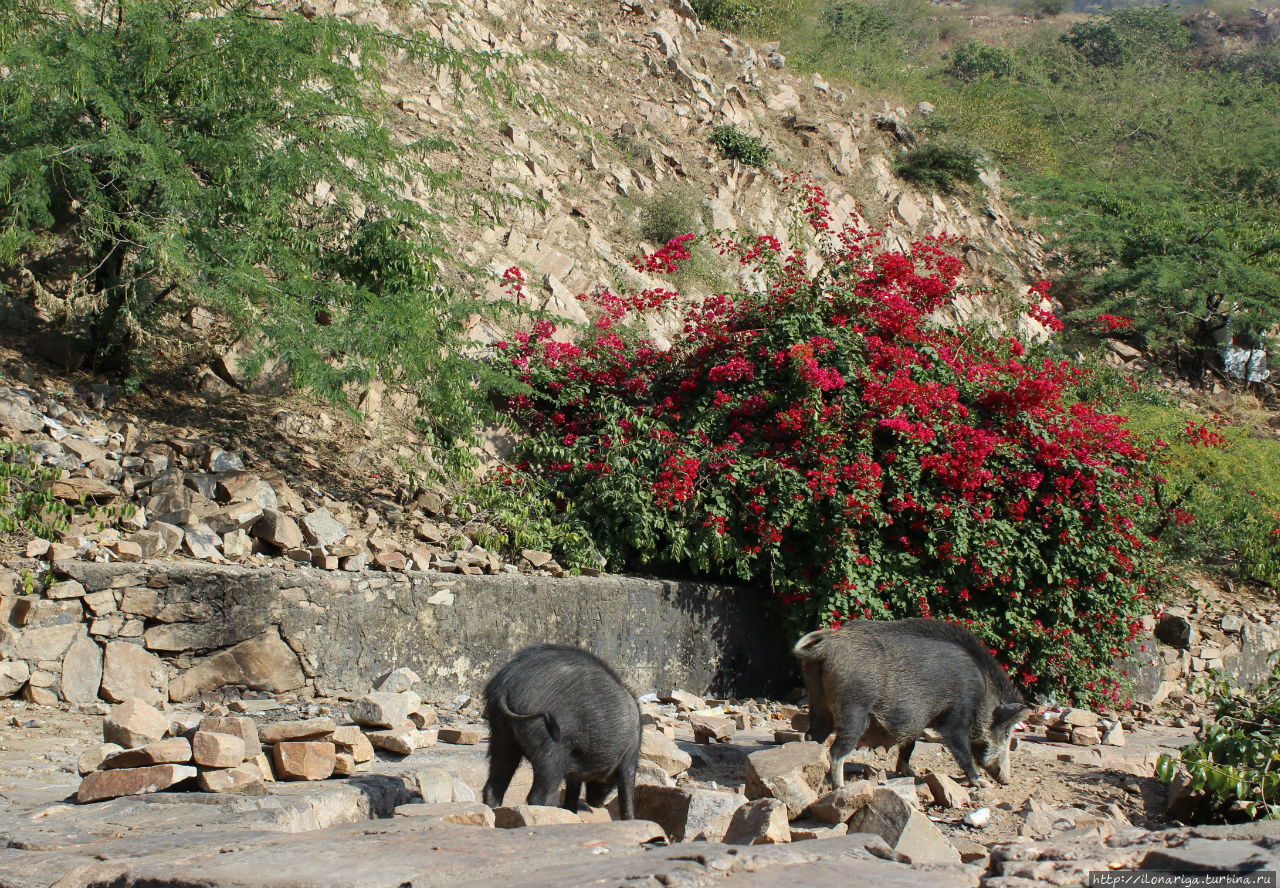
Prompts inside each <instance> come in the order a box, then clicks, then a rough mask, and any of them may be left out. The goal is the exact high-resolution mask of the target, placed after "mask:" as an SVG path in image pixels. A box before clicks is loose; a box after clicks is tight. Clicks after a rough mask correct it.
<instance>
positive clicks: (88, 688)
mask: <svg viewBox="0 0 1280 888" xmlns="http://www.w3.org/2000/svg"><path fill="white" fill-rule="evenodd" d="M101 685H102V648H101V647H99V646H98V643H97V642H96V641H94V640H93V639H91V638H89V637H88V636H87V635H81V636H80V637H79V638H77V639H76V640H75V641H73V642H72V643H71V647H69V648H67V653H66V656H64V657H63V658H62V688H61V690H60V696H61V697H62V699H63V700H66V701H67V702H68V703H92V702H93V701H95V700H97V699H98V688H99V687H100V686H101Z"/></svg>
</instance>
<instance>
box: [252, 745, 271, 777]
mask: <svg viewBox="0 0 1280 888" xmlns="http://www.w3.org/2000/svg"><path fill="white" fill-rule="evenodd" d="M253 763H254V764H255V765H257V766H258V773H259V774H261V775H262V780H263V782H264V783H275V782H276V772H275V769H274V768H273V767H272V766H271V759H270V758H268V757H267V754H266V753H265V752H260V753H258V754H257V755H256V756H254V757H253Z"/></svg>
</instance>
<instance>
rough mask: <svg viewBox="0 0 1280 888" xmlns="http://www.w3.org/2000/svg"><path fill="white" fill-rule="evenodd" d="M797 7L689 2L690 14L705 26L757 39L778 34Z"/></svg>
mask: <svg viewBox="0 0 1280 888" xmlns="http://www.w3.org/2000/svg"><path fill="white" fill-rule="evenodd" d="M797 5H799V4H798V2H797V0H693V9H694V12H696V13H698V17H699V18H701V19H702V20H703V21H704V22H706V23H707V24H708V25H711V26H712V27H714V28H720V29H721V30H723V31H746V32H748V33H751V34H755V35H757V36H761V37H774V36H777V35H778V34H780V33H781V31H782V30H783V25H784V23H785V22H786V21H787V19H788V17H789V16H790V15H791V14H792V12H793V11H794V9H795V7H796V6H797Z"/></svg>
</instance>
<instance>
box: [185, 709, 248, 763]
mask: <svg viewBox="0 0 1280 888" xmlns="http://www.w3.org/2000/svg"><path fill="white" fill-rule="evenodd" d="M197 730H200V731H209V732H211V733H214V734H231V735H233V736H236V737H239V738H240V739H241V740H243V741H244V757H245V758H246V759H253V758H257V757H258V755H259V754H260V753H261V752H262V742H261V740H260V738H259V737H258V726H257V725H256V724H255V723H254V721H253V719H251V718H245V717H244V716H211V717H209V718H202V719H200V722H199V727H198V728H197Z"/></svg>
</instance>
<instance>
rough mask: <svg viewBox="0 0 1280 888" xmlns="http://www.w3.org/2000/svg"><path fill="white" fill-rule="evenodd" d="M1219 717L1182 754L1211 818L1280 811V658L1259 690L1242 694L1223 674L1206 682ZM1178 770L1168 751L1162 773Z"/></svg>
mask: <svg viewBox="0 0 1280 888" xmlns="http://www.w3.org/2000/svg"><path fill="white" fill-rule="evenodd" d="M1205 690H1207V691H1208V693H1209V706H1210V707H1211V708H1212V710H1213V713H1214V714H1213V721H1212V722H1208V723H1206V724H1205V726H1204V729H1203V731H1202V733H1201V736H1200V738H1199V739H1198V740H1196V741H1195V742H1194V743H1191V744H1189V745H1187V746H1184V747H1183V748H1182V752H1181V754H1180V756H1179V758H1180V760H1181V763H1182V765H1183V766H1184V767H1185V768H1186V770H1187V773H1188V775H1189V777H1190V781H1191V784H1190V785H1191V789H1192V790H1193V791H1197V792H1200V793H1202V796H1201V800H1202V802H1203V803H1204V804H1205V805H1206V807H1208V808H1209V809H1210V810H1208V811H1205V812H1204V813H1206V814H1208V815H1209V816H1210V817H1214V816H1215V815H1222V814H1225V813H1227V812H1228V811H1243V812H1244V813H1245V814H1246V815H1248V816H1249V817H1255V818H1256V817H1259V816H1262V817H1269V818H1270V817H1275V816H1276V815H1277V814H1280V810H1277V807H1276V802H1277V799H1278V798H1280V768H1277V764H1280V662H1276V663H1274V664H1273V665H1272V667H1271V674H1270V675H1268V676H1267V677H1266V678H1265V679H1263V681H1262V682H1261V683H1259V684H1258V686H1257V687H1256V688H1254V689H1253V690H1251V691H1245V692H1241V691H1240V690H1238V689H1234V688H1232V687H1231V683H1230V681H1229V680H1228V679H1227V678H1226V677H1225V676H1223V675H1222V674H1221V673H1215V674H1214V676H1213V678H1211V679H1210V680H1208V681H1207V682H1206V683H1205ZM1177 772H1178V763H1177V762H1175V761H1174V759H1173V757H1172V756H1168V755H1162V756H1161V757H1160V759H1159V760H1158V761H1157V763H1156V774H1157V775H1158V776H1159V777H1160V779H1161V780H1163V781H1164V782H1166V783H1169V782H1170V781H1172V780H1173V778H1174V776H1175V775H1176V774H1177Z"/></svg>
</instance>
